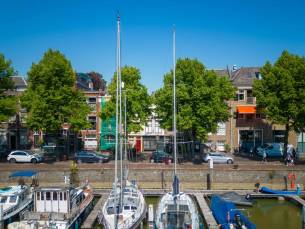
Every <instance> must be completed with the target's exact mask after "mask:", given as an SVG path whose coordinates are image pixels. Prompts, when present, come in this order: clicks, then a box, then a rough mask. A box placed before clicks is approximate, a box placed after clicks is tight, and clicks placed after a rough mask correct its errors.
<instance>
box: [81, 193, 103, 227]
mask: <svg viewBox="0 0 305 229" xmlns="http://www.w3.org/2000/svg"><path fill="white" fill-rule="evenodd" d="M107 198H108V195H107V194H104V195H102V196H101V197H100V199H99V200H98V202H97V203H96V205H95V206H94V208H93V210H92V211H91V212H90V214H89V215H88V217H87V218H86V220H85V222H84V223H83V225H82V227H81V228H82V229H90V228H93V224H94V222H95V221H96V218H97V216H98V213H99V211H100V210H101V208H102V206H103V205H104V203H105V202H106V200H107Z"/></svg>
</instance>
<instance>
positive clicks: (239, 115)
mask: <svg viewBox="0 0 305 229" xmlns="http://www.w3.org/2000/svg"><path fill="white" fill-rule="evenodd" d="M244 118H245V115H244V114H238V115H237V119H244Z"/></svg>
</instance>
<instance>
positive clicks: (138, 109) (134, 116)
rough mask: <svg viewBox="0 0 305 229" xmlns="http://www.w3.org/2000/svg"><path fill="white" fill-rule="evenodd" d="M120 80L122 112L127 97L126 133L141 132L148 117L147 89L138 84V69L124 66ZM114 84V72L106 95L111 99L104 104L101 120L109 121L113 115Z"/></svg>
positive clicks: (139, 75)
mask: <svg viewBox="0 0 305 229" xmlns="http://www.w3.org/2000/svg"><path fill="white" fill-rule="evenodd" d="M121 78H122V81H123V82H124V89H122V104H123V105H122V110H123V111H124V96H125V95H126V96H127V97H126V98H127V99H126V110H127V132H138V131H140V130H142V128H143V125H144V124H145V123H146V121H147V119H148V117H149V115H150V97H149V94H148V92H147V88H146V87H145V86H144V85H143V84H141V82H140V80H141V74H140V71H139V69H137V68H135V67H132V66H124V67H123V68H122V69H121ZM116 82H117V81H116V72H115V73H114V77H113V78H112V81H111V83H110V84H109V86H108V93H109V95H111V99H110V100H109V101H108V102H107V103H106V106H105V109H104V110H102V112H101V117H102V118H103V119H109V118H110V117H113V116H114V115H115V104H116Z"/></svg>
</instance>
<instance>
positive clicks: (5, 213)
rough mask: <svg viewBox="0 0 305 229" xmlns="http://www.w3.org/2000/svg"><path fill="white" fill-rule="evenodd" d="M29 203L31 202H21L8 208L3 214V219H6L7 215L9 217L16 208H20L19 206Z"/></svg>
mask: <svg viewBox="0 0 305 229" xmlns="http://www.w3.org/2000/svg"><path fill="white" fill-rule="evenodd" d="M30 202H31V200H25V201H22V202H19V203H17V204H16V205H14V206H12V207H10V208H8V209H7V210H5V211H4V212H3V217H6V216H8V215H10V214H11V213H13V212H14V211H16V210H17V209H18V208H20V206H22V205H24V204H29V203H30Z"/></svg>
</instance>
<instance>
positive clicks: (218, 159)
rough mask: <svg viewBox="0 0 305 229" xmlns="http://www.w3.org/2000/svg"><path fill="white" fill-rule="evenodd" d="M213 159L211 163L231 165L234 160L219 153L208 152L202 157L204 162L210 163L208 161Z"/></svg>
mask: <svg viewBox="0 0 305 229" xmlns="http://www.w3.org/2000/svg"><path fill="white" fill-rule="evenodd" d="M211 159H213V163H224V164H233V163H234V160H233V158H232V157H230V156H227V155H226V154H224V153H220V152H210V153H206V154H204V156H203V161H204V162H210V160H211Z"/></svg>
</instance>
